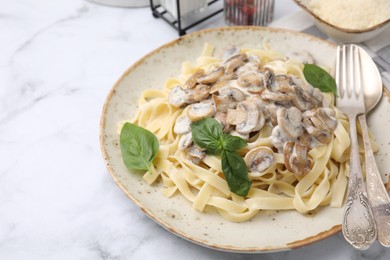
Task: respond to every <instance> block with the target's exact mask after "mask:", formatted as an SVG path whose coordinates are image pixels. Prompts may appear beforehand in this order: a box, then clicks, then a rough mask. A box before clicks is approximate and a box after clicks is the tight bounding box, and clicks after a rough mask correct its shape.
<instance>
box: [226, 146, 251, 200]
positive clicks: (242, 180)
mask: <svg viewBox="0 0 390 260" xmlns="http://www.w3.org/2000/svg"><path fill="white" fill-rule="evenodd" d="M221 161H222V172H223V174H224V175H225V179H226V181H227V183H228V185H229V188H230V190H231V191H232V192H233V193H235V194H237V195H239V196H243V197H244V196H246V195H248V192H249V189H250V187H251V182H250V180H249V177H248V170H247V168H246V164H245V161H244V159H243V158H242V157H241V156H240V155H239V154H238V153H237V152H231V151H227V150H224V151H222V154H221Z"/></svg>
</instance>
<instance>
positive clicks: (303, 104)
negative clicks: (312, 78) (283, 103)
mask: <svg viewBox="0 0 390 260" xmlns="http://www.w3.org/2000/svg"><path fill="white" fill-rule="evenodd" d="M292 89H293V91H294V94H295V95H294V98H293V99H292V103H293V105H294V106H296V107H297V108H299V109H300V110H301V111H306V110H308V109H312V108H313V107H314V106H313V103H312V102H308V101H307V100H306V99H305V98H304V97H303V96H304V90H303V89H302V88H301V87H299V86H292Z"/></svg>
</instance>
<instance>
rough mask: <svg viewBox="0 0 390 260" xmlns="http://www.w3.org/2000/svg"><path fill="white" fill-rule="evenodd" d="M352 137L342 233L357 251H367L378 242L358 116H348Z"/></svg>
mask: <svg viewBox="0 0 390 260" xmlns="http://www.w3.org/2000/svg"><path fill="white" fill-rule="evenodd" d="M348 118H349V126H350V137H351V155H350V171H349V180H348V190H347V199H346V202H345V208H344V217H343V222H342V231H343V235H344V237H345V239H346V240H347V241H348V242H349V243H350V244H351V245H352V246H354V247H355V248H357V249H367V248H369V247H370V245H371V244H372V243H373V242H374V241H375V240H376V237H377V232H376V226H375V221H374V217H373V214H372V211H371V207H370V204H369V202H368V199H367V192H366V188H365V185H364V182H363V176H362V167H361V164H360V156H359V147H358V142H357V132H356V114H355V115H351V114H349V115H348Z"/></svg>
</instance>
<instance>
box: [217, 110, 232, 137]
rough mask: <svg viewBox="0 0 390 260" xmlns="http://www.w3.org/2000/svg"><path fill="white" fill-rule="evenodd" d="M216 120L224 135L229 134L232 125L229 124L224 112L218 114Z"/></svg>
mask: <svg viewBox="0 0 390 260" xmlns="http://www.w3.org/2000/svg"><path fill="white" fill-rule="evenodd" d="M214 119H215V120H217V121H218V122H219V123H220V124H221V126H222V131H223V132H224V133H226V132H228V131H229V130H230V129H231V125H230V124H229V123H228V122H227V114H226V113H224V112H217V113H215V115H214Z"/></svg>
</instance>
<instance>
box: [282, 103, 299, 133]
mask: <svg viewBox="0 0 390 260" xmlns="http://www.w3.org/2000/svg"><path fill="white" fill-rule="evenodd" d="M276 114H277V120H278V125H279V126H280V127H281V128H282V129H283V131H284V132H285V133H286V134H287V135H288V136H289V137H292V138H297V137H298V136H300V135H301V134H302V112H301V111H300V110H299V109H298V108H296V107H290V108H288V109H287V108H284V107H282V108H279V109H278V111H277V112H276Z"/></svg>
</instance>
